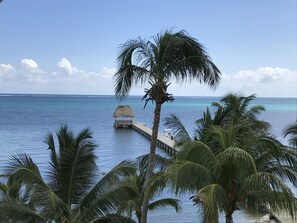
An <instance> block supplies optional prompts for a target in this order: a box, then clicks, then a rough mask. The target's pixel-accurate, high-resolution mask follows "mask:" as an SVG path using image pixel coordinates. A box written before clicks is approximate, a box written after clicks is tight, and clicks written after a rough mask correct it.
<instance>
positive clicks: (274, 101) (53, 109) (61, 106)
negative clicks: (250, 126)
mask: <svg viewBox="0 0 297 223" xmlns="http://www.w3.org/2000/svg"><path fill="white" fill-rule="evenodd" d="M218 100H219V98H213V97H212V98H208V97H176V98H175V101H174V103H169V104H164V106H163V108H162V116H161V119H162V120H163V119H164V117H166V116H169V114H170V113H174V114H177V115H179V117H180V118H181V120H182V122H183V123H184V124H185V126H186V127H187V129H188V131H189V132H190V133H192V132H193V131H192V130H193V127H194V121H195V120H196V119H198V118H200V117H201V115H202V112H203V111H205V109H206V107H207V106H209V105H210V104H211V103H212V102H214V101H218ZM296 102H297V99H296V98H258V99H256V101H255V103H256V104H262V105H264V106H265V107H266V109H267V110H266V112H264V113H263V114H261V115H260V118H262V119H265V120H266V121H268V122H270V123H271V124H272V132H273V133H274V134H275V135H276V136H278V139H279V140H281V141H282V142H283V143H286V139H284V138H283V135H282V131H283V129H284V128H285V127H286V126H287V125H288V124H291V123H293V122H294V121H295V120H296V118H297V103H296ZM119 104H129V105H131V107H132V108H133V110H134V113H135V114H136V118H135V120H136V121H139V122H144V123H146V124H147V126H152V120H153V109H154V107H153V105H152V104H151V103H148V105H147V107H146V108H145V109H143V106H144V102H143V101H141V97H136V96H133V97H129V98H128V99H127V100H125V101H122V102H120V101H117V100H116V99H115V98H114V96H67V95H0V172H1V170H2V168H3V167H4V166H5V164H6V163H7V160H8V159H9V157H10V156H11V155H13V154H16V153H22V152H26V153H27V154H30V155H31V156H32V158H33V159H34V161H35V162H36V163H38V165H39V166H40V168H41V171H42V172H44V171H45V170H46V168H47V161H48V158H49V156H48V151H47V148H46V145H45V144H44V143H43V139H44V137H45V136H46V135H47V133H48V132H55V131H56V130H57V129H58V128H59V127H60V126H61V125H62V124H65V123H67V124H68V126H69V127H70V128H71V129H72V130H73V131H74V132H78V131H80V130H82V129H83V128H86V127H89V128H90V129H91V130H92V132H93V133H94V139H95V141H96V143H97V144H98V145H99V147H98V149H97V150H96V155H97V156H98V161H97V165H98V167H99V170H100V173H102V172H107V171H108V170H110V169H111V168H112V167H113V166H114V165H115V164H117V163H119V162H120V161H122V160H124V159H134V158H136V157H137V156H140V155H142V154H144V153H148V151H149V142H148V141H147V139H146V138H144V137H143V136H141V135H139V134H138V133H137V132H135V131H133V130H131V129H121V130H115V129H114V128H113V121H114V120H113V116H112V115H113V112H114V109H115V108H116V106H117V105H119ZM164 128H166V127H164V126H163V123H161V126H160V132H162V130H163V129H164ZM158 153H160V154H162V155H166V154H165V153H164V152H163V151H162V150H158ZM190 196H191V195H184V196H183V197H182V198H181V200H182V201H183V211H182V212H181V213H177V214H176V213H175V212H174V211H173V210H171V209H165V210H161V211H156V212H153V213H150V214H149V222H150V223H157V222H162V223H163V222H164V223H171V222H179V223H191V222H193V223H194V222H200V220H199V214H198V213H197V211H198V210H197V207H193V205H192V202H191V201H190V200H189V197H190ZM234 218H235V222H255V220H257V219H259V216H255V215H251V214H248V213H245V212H236V214H235V216H234ZM222 219H223V217H222ZM222 221H223V220H222Z"/></svg>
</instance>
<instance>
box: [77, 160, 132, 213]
mask: <svg viewBox="0 0 297 223" xmlns="http://www.w3.org/2000/svg"><path fill="white" fill-rule="evenodd" d="M135 172H136V170H135V164H134V163H133V162H131V161H127V160H126V161H123V162H121V163H119V164H118V165H116V166H115V167H114V168H113V169H112V170H111V171H109V172H108V173H107V174H106V175H105V176H104V177H103V178H102V179H100V180H99V181H98V182H97V184H96V185H95V186H94V187H93V188H92V190H91V191H90V192H89V193H87V194H86V195H85V197H83V198H82V199H81V201H80V205H79V208H80V209H84V208H87V207H88V206H90V204H92V202H94V200H96V198H97V197H98V195H99V194H104V193H105V192H106V191H108V190H109V189H110V188H111V187H112V186H113V185H114V184H115V183H117V182H119V181H120V180H123V179H124V178H125V177H129V176H131V175H135Z"/></svg>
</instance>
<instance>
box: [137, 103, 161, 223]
mask: <svg viewBox="0 0 297 223" xmlns="http://www.w3.org/2000/svg"><path fill="white" fill-rule="evenodd" d="M161 105H162V104H161V103H158V102H156V107H155V111H154V123H153V129H152V138H151V146H150V155H149V161H148V166H147V172H146V175H145V184H144V190H146V187H147V182H148V181H149V180H150V179H151V176H152V174H153V169H154V160H155V154H156V147H157V139H158V131H159V124H160V116H161ZM148 205H149V198H148V197H147V196H144V198H143V203H142V215H141V223H146V222H147V212H148Z"/></svg>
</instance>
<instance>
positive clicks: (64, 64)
mask: <svg viewBox="0 0 297 223" xmlns="http://www.w3.org/2000/svg"><path fill="white" fill-rule="evenodd" d="M57 65H58V67H59V68H61V69H62V70H63V71H65V72H66V73H67V74H68V75H70V76H71V75H74V74H75V73H78V72H79V70H78V69H77V68H76V67H73V66H72V65H71V63H70V62H69V61H68V60H67V59H66V58H62V59H61V60H60V61H59V62H58V63H57Z"/></svg>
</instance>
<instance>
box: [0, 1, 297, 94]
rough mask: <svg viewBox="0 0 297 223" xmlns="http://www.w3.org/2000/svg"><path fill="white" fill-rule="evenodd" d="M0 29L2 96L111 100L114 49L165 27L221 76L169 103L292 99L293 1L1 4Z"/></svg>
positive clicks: (295, 60)
mask: <svg viewBox="0 0 297 223" xmlns="http://www.w3.org/2000/svg"><path fill="white" fill-rule="evenodd" d="M0 27H1V33H0V93H37V94H41V93H50V94H95V95H112V94H114V90H113V74H114V73H115V72H116V66H117V63H116V58H117V55H118V53H119V46H120V44H123V43H124V42H125V41H127V40H129V39H132V38H137V37H139V36H140V37H142V38H146V39H149V38H150V37H152V36H154V35H156V34H157V33H159V32H161V31H163V30H166V29H171V28H173V29H174V30H175V31H179V30H186V31H187V32H188V33H189V34H190V35H191V36H193V37H195V38H197V39H198V41H199V42H201V43H202V44H203V45H204V46H205V48H206V50H207V52H208V54H209V55H210V57H211V58H212V60H213V61H214V63H215V64H216V65H217V66H218V67H219V69H220V70H221V72H222V79H221V82H220V85H219V86H218V88H217V89H216V90H215V91H213V90H210V89H209V88H208V87H207V86H205V85H200V84H198V83H195V82H192V83H191V84H187V85H176V84H172V85H171V88H170V92H172V93H173V94H174V95H189V96H196V95H202V96H222V95H224V94H226V93H228V92H236V93H240V94H244V95H249V94H253V93H255V94H256V95H257V96H269V97H297V87H296V86H297V1H296V0H249V1H238V0H224V1H221V0H213V1H207V0H204V1H202V0H192V1H190V0H179V1H177V0H176V1H174V0H147V1H144V0H125V1H120V0H117V1H116V0H101V1H99V0H88V1H86V0H51V1H40V0H26V1H23V0H4V1H3V2H2V3H0ZM143 88H144V86H135V87H134V88H133V89H132V91H131V94H133V95H143Z"/></svg>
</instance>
